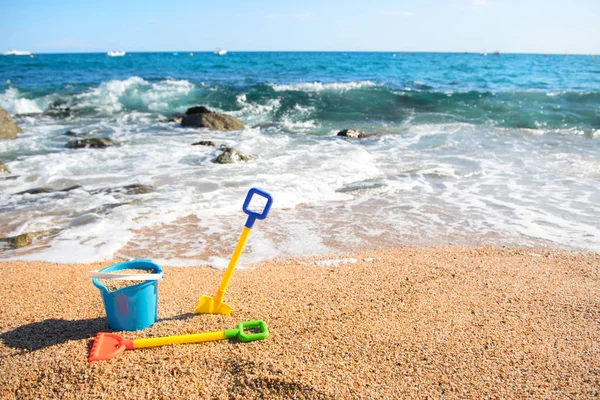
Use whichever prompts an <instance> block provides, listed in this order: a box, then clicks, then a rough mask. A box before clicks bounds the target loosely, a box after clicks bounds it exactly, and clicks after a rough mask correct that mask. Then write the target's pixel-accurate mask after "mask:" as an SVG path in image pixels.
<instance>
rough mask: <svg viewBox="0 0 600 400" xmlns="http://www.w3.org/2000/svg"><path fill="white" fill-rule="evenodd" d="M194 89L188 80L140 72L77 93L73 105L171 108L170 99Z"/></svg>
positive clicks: (108, 110) (103, 109)
mask: <svg viewBox="0 0 600 400" xmlns="http://www.w3.org/2000/svg"><path fill="white" fill-rule="evenodd" d="M193 89H194V84H193V83H191V82H188V81H186V80H173V79H166V80H163V81H159V82H155V83H151V82H148V81H146V80H144V79H142V78H140V77H138V76H132V77H131V78H128V79H125V80H112V81H108V82H104V83H102V84H101V85H100V86H98V87H96V88H93V89H91V90H90V91H88V92H85V93H82V94H80V95H78V96H76V99H77V100H76V103H75V104H73V108H75V109H80V108H92V109H95V110H97V111H98V112H102V113H108V114H112V113H115V112H119V111H123V110H124V109H134V110H143V109H147V110H149V111H156V112H167V111H171V106H170V103H171V102H179V101H181V100H182V99H183V98H185V97H186V96H187V95H188V94H189V93H190V92H191V91H192V90H193Z"/></svg>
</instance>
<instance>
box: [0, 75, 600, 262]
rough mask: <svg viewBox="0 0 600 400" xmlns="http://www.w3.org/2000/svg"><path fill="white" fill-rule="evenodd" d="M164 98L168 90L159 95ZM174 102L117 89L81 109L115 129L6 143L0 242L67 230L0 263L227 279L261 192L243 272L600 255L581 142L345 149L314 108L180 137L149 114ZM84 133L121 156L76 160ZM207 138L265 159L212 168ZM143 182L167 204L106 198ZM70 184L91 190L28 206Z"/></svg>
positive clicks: (457, 126)
mask: <svg viewBox="0 0 600 400" xmlns="http://www.w3.org/2000/svg"><path fill="white" fill-rule="evenodd" d="M153 85H159V86H158V89H157V90H156V93H153V92H154V89H153V87H154V86H153ZM336 90H337V89H336ZM171 91H174V92H177V91H179V93H180V95H184V96H185V95H186V93H187V94H191V93H192V91H193V90H192V87H191V84H189V83H188V82H187V81H170V80H166V81H161V82H158V83H150V82H147V81H144V80H143V79H141V78H130V79H127V80H124V81H111V82H107V83H106V84H105V85H104V86H102V85H101V87H99V88H97V89H93V90H90V91H89V92H87V93H86V94H84V95H82V97H81V98H79V99H78V104H85V105H86V106H89V107H94V108H95V109H103V110H104V111H105V112H107V113H109V114H110V115H108V116H103V117H102V118H90V119H81V120H77V121H71V120H69V121H67V122H62V121H57V120H52V119H48V120H46V119H44V118H43V117H41V116H39V117H34V118H33V119H31V120H29V119H26V118H23V121H22V126H23V127H24V130H25V133H23V134H22V135H21V136H20V138H19V140H16V141H4V142H0V152H3V153H7V154H22V156H19V157H12V158H11V159H10V160H9V161H6V162H5V164H7V166H8V167H9V169H10V170H11V171H12V172H13V175H14V176H18V177H17V178H16V179H7V180H0V211H1V212H0V235H2V236H12V235H16V234H20V233H24V232H31V231H38V230H44V229H51V228H64V229H63V230H62V231H61V232H60V233H59V234H58V235H56V236H54V237H52V238H49V239H43V240H41V241H39V242H37V243H36V244H34V245H33V247H30V248H25V249H23V250H15V251H11V252H4V253H0V258H10V259H29V260H33V259H36V260H47V261H59V262H72V263H80V262H90V261H97V260H104V259H110V258H114V257H122V258H132V257H135V258H153V259H157V260H160V261H161V263H162V264H163V265H197V264H202V263H207V264H210V265H213V266H214V267H220V268H222V267H223V266H224V265H226V261H228V260H229V257H230V256H231V253H232V251H233V248H234V247H235V244H236V242H237V239H238V238H239V234H240V232H241V228H242V226H243V223H244V221H245V218H246V215H245V214H243V213H242V212H241V204H242V202H243V200H244V198H245V195H246V192H247V190H248V189H249V188H250V187H253V186H257V187H261V188H263V189H266V190H267V191H269V192H270V193H271V194H272V195H273V197H274V200H275V202H274V205H273V209H272V211H271V214H270V216H269V218H267V219H266V220H265V221H258V222H257V223H256V225H255V228H254V229H253V232H252V235H251V238H250V240H249V242H248V245H247V248H246V249H245V250H244V254H243V256H242V258H241V260H240V265H244V266H250V265H252V264H253V263H255V262H257V261H260V260H262V259H266V258H275V257H285V256H304V255H315V254H322V255H326V254H332V253H335V252H338V251H340V250H343V251H348V250H357V249H361V248H369V247H371V248H372V247H375V246H385V245H398V244H406V243H417V244H438V243H440V242H441V243H453V244H459V243H465V244H486V243H487V244H489V243H493V244H496V245H500V244H509V245H524V246H533V245H541V244H554V245H559V246H565V247H573V248H580V249H581V248H582V249H591V250H600V231H599V228H598V226H599V224H598V223H597V220H598V215H600V206H599V205H598V204H600V203H599V202H598V201H597V199H598V198H600V193H599V191H598V188H597V186H598V185H597V182H598V176H599V175H598V170H600V165H599V164H598V162H597V157H595V153H594V152H593V150H591V149H590V141H589V140H588V139H586V138H584V137H579V136H576V135H573V134H571V135H569V136H568V138H569V139H570V140H571V142H570V145H569V146H567V147H561V148H560V149H557V148H556V146H555V142H556V138H555V137H553V136H552V135H540V136H533V135H530V134H528V133H526V132H525V131H524V130H515V129H500V128H490V127H481V126H476V125H471V124H464V123H452V124H420V125H414V124H413V122H412V121H410V120H409V121H407V122H406V123H404V124H402V125H398V126H394V127H386V126H383V127H382V128H381V129H382V130H383V131H384V132H389V133H387V134H381V135H376V136H374V137H371V138H369V139H367V140H355V141H353V140H344V139H340V138H336V137H334V136H333V135H326V134H325V135H324V136H320V135H315V134H312V130H314V129H315V128H314V126H315V125H317V124H316V123H315V122H313V121H314V120H313V118H312V115H313V113H314V112H315V110H314V109H312V108H311V107H309V106H296V107H295V108H292V109H291V110H290V111H289V112H288V114H287V115H285V116H284V117H285V118H283V122H282V123H281V125H282V126H283V128H284V129H272V130H262V129H258V128H256V129H252V128H247V129H245V130H242V131H231V132H212V131H207V130H204V129H200V130H196V129H191V128H190V129H182V128H180V127H176V126H175V125H172V124H157V123H156V116H155V115H153V114H152V112H151V111H152V109H153V108H155V109H157V110H162V109H163V108H161V107H162V106H161V105H160V104H161V103H162V102H163V100H164V101H166V102H167V103H168V102H169V100H168V99H169V98H170V97H169V96H170V94H169V93H170V92H171ZM151 92H152V93H153V94H150V93H151ZM11 93H12V94H10V95H11V96H13V97H14V96H16V97H15V98H18V95H19V94H18V92H17V93H15V92H11ZM102 96H105V97H106V98H104V99H103V98H102ZM237 101H238V104H239V105H240V106H241V107H242V110H241V111H238V113H239V114H238V116H240V117H241V118H242V119H243V120H244V122H246V123H247V124H248V122H249V121H252V118H256V120H258V121H269V120H270V118H271V115H272V113H274V112H277V111H278V110H279V107H280V106H281V104H280V102H279V101H278V100H277V99H275V100H273V101H271V102H269V103H267V104H264V105H261V106H257V105H255V104H252V103H250V102H248V100H247V98H246V96H244V95H240V96H239V97H238V100H237ZM136 104H137V106H136ZM139 105H141V106H139ZM138 106H139V107H138ZM126 108H134V110H127V111H124V110H125V109H126ZM117 110H121V111H117ZM286 118H287V120H286ZM71 124H73V125H71ZM72 126H76V127H77V128H78V129H77V130H80V131H84V132H92V133H93V134H94V135H103V136H109V137H111V138H112V139H114V140H116V141H118V142H119V143H120V144H119V145H118V146H115V147H110V148H107V149H102V150H99V149H79V150H67V149H64V145H65V144H66V142H67V141H68V140H69V138H67V137H65V136H64V134H63V133H64V131H65V130H66V129H67V128H69V129H70V128H71V127H72ZM328 128H329V127H327V128H325V129H328ZM286 129H290V130H293V133H286ZM303 129H304V130H303ZM299 132H301V133H306V134H302V135H299V134H298V133H299ZM331 132H332V133H335V129H332V130H331ZM198 140H212V141H214V142H216V144H217V146H219V145H221V144H225V145H229V146H234V147H235V148H237V149H238V150H240V151H242V152H244V153H246V154H248V155H250V156H252V157H253V160H252V161H250V162H248V163H242V164H229V165H220V164H214V163H212V162H211V160H212V159H214V158H215V156H216V155H217V154H218V152H219V150H217V149H215V148H212V147H205V146H191V143H194V142H196V141H198ZM130 184H145V185H149V186H152V187H153V188H154V191H152V192H151V193H146V194H126V193H119V192H115V191H112V192H111V191H108V190H106V189H108V188H116V187H123V186H125V185H130ZM73 185H82V186H83V189H75V190H71V191H69V192H57V193H47V194H23V195H16V193H17V192H20V191H24V190H27V189H31V188H34V187H50V188H54V189H64V188H66V187H69V186H73Z"/></svg>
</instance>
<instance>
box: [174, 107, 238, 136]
mask: <svg viewBox="0 0 600 400" xmlns="http://www.w3.org/2000/svg"><path fill="white" fill-rule="evenodd" d="M181 126H190V127H196V128H208V129H212V130H216V131H237V130H242V129H244V124H243V122H242V121H240V120H239V119H237V118H234V117H232V116H230V115H226V114H217V113H213V112H211V113H205V114H191V115H186V116H185V117H183V120H181Z"/></svg>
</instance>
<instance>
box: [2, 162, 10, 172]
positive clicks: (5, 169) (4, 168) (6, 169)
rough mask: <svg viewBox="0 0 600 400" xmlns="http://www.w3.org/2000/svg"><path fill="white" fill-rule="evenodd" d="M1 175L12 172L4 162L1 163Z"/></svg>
mask: <svg viewBox="0 0 600 400" xmlns="http://www.w3.org/2000/svg"><path fill="white" fill-rule="evenodd" d="M0 173H3V174H10V171H9V170H8V168H6V166H5V165H4V163H3V162H2V161H0Z"/></svg>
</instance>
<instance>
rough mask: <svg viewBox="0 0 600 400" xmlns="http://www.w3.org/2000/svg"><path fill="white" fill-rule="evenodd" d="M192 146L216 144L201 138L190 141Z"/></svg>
mask: <svg viewBox="0 0 600 400" xmlns="http://www.w3.org/2000/svg"><path fill="white" fill-rule="evenodd" d="M192 146H212V147H215V146H216V144H215V142H213V141H212V140H201V141H199V142H196V143H192Z"/></svg>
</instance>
